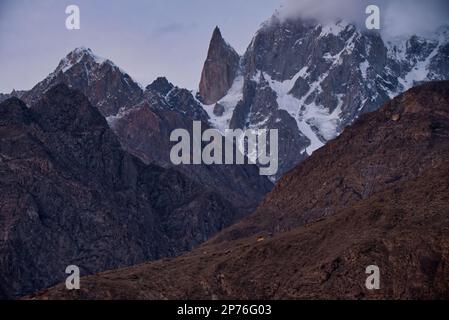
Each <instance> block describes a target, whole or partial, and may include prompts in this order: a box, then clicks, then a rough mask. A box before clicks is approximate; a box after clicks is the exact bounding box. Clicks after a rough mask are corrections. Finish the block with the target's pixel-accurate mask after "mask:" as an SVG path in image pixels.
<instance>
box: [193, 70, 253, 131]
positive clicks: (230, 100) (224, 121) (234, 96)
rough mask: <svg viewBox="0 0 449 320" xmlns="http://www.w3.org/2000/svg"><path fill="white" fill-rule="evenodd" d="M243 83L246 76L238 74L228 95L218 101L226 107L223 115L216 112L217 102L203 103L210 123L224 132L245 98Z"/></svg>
mask: <svg viewBox="0 0 449 320" xmlns="http://www.w3.org/2000/svg"><path fill="white" fill-rule="evenodd" d="M243 84H244V78H243V76H242V75H239V76H237V77H236V78H235V79H234V82H233V83H232V86H231V88H230V89H229V90H228V93H227V94H226V96H224V97H223V98H222V99H221V100H220V101H218V103H219V104H220V105H222V106H223V107H224V113H223V115H222V116H216V115H215V114H214V108H215V104H211V105H204V104H201V105H202V107H203V109H204V110H206V112H207V114H208V115H209V118H210V119H209V121H210V124H211V125H212V126H213V127H214V128H216V129H217V130H218V131H220V132H221V133H222V134H224V133H225V130H226V129H228V128H229V123H230V121H231V118H232V114H233V113H234V109H235V107H236V106H237V103H238V102H239V101H240V100H242V99H243Z"/></svg>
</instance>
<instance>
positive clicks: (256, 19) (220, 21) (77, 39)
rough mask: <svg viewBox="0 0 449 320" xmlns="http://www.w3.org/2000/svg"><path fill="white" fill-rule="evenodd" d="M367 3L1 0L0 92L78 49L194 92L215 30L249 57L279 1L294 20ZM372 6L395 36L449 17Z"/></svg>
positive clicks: (429, 6) (437, 9)
mask: <svg viewBox="0 0 449 320" xmlns="http://www.w3.org/2000/svg"><path fill="white" fill-rule="evenodd" d="M363 1H364V0H344V1H343V0H225V1H224V0H129V1H125V0H70V1H66V0H33V1H30V0H0V92H10V91H11V90H12V89H13V88H15V89H30V88H31V87H32V86H33V85H34V84H36V83H37V82H38V81H40V80H42V79H43V78H44V77H45V76H46V75H48V74H49V73H50V72H51V71H53V70H54V68H55V67H56V66H57V64H58V62H59V60H60V59H61V58H62V57H64V56H65V55H66V54H67V53H68V52H69V51H71V50H72V49H74V48H76V47H79V46H86V47H89V48H91V49H92V50H93V51H94V52H95V53H97V54H98V55H100V56H103V57H106V58H109V59H111V60H112V61H114V62H115V63H116V64H117V65H118V66H120V67H122V68H123V69H125V70H126V71H127V72H128V73H129V74H130V75H131V76H132V77H133V78H134V79H136V80H137V81H139V82H140V83H142V84H143V85H146V84H148V83H150V82H151V81H152V80H154V79H155V78H156V77H157V76H161V75H163V76H166V77H167V78H168V79H169V80H170V81H172V82H173V83H174V84H176V85H178V86H181V87H186V88H189V89H195V88H196V87H197V85H198V82H199V77H200V73H201V68H202V65H203V62H204V59H205V57H206V54H207V47H208V44H209V40H210V37H211V33H212V31H213V28H214V27H215V26H216V25H218V26H220V28H221V30H222V33H223V36H224V37H225V38H226V40H227V41H228V42H229V43H231V44H232V45H233V46H234V48H235V49H236V50H237V51H238V52H239V53H243V52H244V51H245V49H246V46H247V45H248V44H249V42H250V40H251V38H252V36H253V35H254V33H255V32H256V30H257V29H258V28H259V26H260V24H261V23H262V22H263V21H265V20H267V19H268V18H269V17H270V16H271V15H272V14H273V12H275V10H276V9H279V8H280V7H281V4H282V5H283V9H281V12H282V13H283V14H285V13H288V15H290V16H291V15H299V14H303V15H304V14H305V15H313V16H317V17H319V18H323V19H327V18H329V17H331V18H333V17H334V16H335V15H341V16H343V17H344V18H348V19H353V20H357V21H362V19H364V18H365V15H364V8H363V7H362V6H361V4H360V3H363ZM343 2H344V3H345V4H342V3H343ZM369 2H370V3H373V4H376V3H380V4H381V5H382V8H387V7H388V12H384V15H383V18H384V20H385V23H386V24H388V25H389V26H390V27H389V30H390V31H394V32H393V33H399V34H401V33H405V32H414V31H420V30H424V29H426V28H429V27H433V25H435V24H437V23H441V21H442V20H443V21H444V20H446V21H448V20H449V19H447V18H448V17H449V15H448V10H447V8H448V3H449V1H448V0H442V1H441V0H427V1H424V0H383V1H382V0H381V1H375V0H373V1H369ZM336 3H338V5H337V4H336ZM391 3H393V4H391ZM70 4H76V5H78V6H79V7H80V10H81V30H75V31H69V30H67V29H66V28H65V20H66V17H67V16H66V14H65V8H66V6H67V5H70ZM360 11H362V12H360Z"/></svg>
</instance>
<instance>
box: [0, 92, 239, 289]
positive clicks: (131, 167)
mask: <svg viewBox="0 0 449 320" xmlns="http://www.w3.org/2000/svg"><path fill="white" fill-rule="evenodd" d="M0 138H1V139H0V191H1V192H0V208H1V211H0V256H1V259H0V297H2V298H13V297H17V296H21V295H24V294H27V293H31V292H34V291H36V290H39V289H41V288H44V287H48V286H50V285H52V284H55V283H57V282H60V281H62V279H64V278H65V277H66V274H65V268H66V267H67V266H68V265H72V264H74V265H77V266H79V267H80V269H81V273H82V274H91V273H94V272H99V271H104V270H107V269H111V268H117V267H124V266H130V265H134V264H137V263H140V262H143V261H148V260H152V259H159V258H161V257H167V256H175V255H178V254H180V253H181V252H183V251H186V250H190V249H192V248H193V247H194V246H195V245H198V244H199V243H201V242H204V241H205V240H206V239H207V238H208V237H210V236H211V235H213V234H214V233H216V232H217V231H218V230H221V229H222V228H224V227H225V226H228V225H229V224H230V223H231V222H232V221H234V220H235V214H236V213H235V212H236V210H234V209H233V206H232V204H230V203H229V202H227V201H226V200H224V199H223V198H221V197H220V196H219V195H217V194H216V193H215V192H213V191H212V190H211V189H208V188H207V187H204V186H201V185H199V184H198V183H195V182H194V181H192V180H190V179H188V178H187V177H186V176H184V175H183V174H181V173H179V172H178V171H176V170H173V169H163V168H161V167H159V166H157V165H145V164H143V163H142V162H141V161H140V160H139V159H137V158H135V157H133V156H131V155H130V154H128V153H126V152H124V151H123V150H122V148H121V146H120V143H119V141H118V139H117V138H116V136H115V134H114V133H113V132H112V130H111V129H110V128H109V127H108V125H107V122H106V120H105V119H104V117H103V116H102V115H101V114H100V113H99V112H98V110H97V109H96V108H94V107H92V106H91V105H90V103H89V101H88V100H87V99H86V98H85V97H84V96H83V95H82V94H81V93H79V92H78V91H73V90H71V89H69V88H68V87H66V86H65V85H58V86H56V87H54V88H51V89H50V90H48V91H47V92H46V93H45V94H44V95H43V96H42V98H41V100H39V101H38V102H37V103H36V104H34V105H33V106H32V107H31V108H27V107H26V105H25V104H24V103H23V102H22V101H20V100H18V99H16V98H11V99H9V100H6V101H5V102H3V103H2V104H0Z"/></svg>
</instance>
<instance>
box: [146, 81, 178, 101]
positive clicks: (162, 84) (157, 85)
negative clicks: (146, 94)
mask: <svg viewBox="0 0 449 320" xmlns="http://www.w3.org/2000/svg"><path fill="white" fill-rule="evenodd" d="M173 88H174V86H173V84H172V83H171V82H169V81H168V80H167V78H165V77H159V78H157V79H156V80H154V81H153V82H152V83H151V84H150V85H148V86H147V87H146V89H147V90H153V91H156V92H158V93H160V94H161V95H163V96H166V95H167V94H168V93H169V92H170V90H172V89H173Z"/></svg>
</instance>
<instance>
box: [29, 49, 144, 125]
mask: <svg viewBox="0 0 449 320" xmlns="http://www.w3.org/2000/svg"><path fill="white" fill-rule="evenodd" d="M59 83H64V84H66V85H67V86H68V87H69V88H73V89H76V90H79V91H80V92H82V93H83V94H84V95H85V96H86V97H88V99H89V101H90V102H91V103H92V104H93V105H94V106H96V107H97V108H98V109H99V110H100V112H101V113H102V114H103V116H105V117H108V116H111V115H116V114H117V113H118V111H119V110H120V108H122V107H125V106H132V105H135V104H136V103H138V102H139V101H140V100H141V98H142V95H143V90H142V89H141V88H140V86H139V84H137V83H136V82H135V81H134V80H133V79H132V78H131V77H130V76H129V75H128V74H127V73H126V72H125V71H124V70H122V69H120V68H119V67H117V66H116V65H115V64H114V63H113V62H112V61H110V60H108V59H104V58H101V57H99V56H98V55H96V54H95V53H93V51H92V50H91V49H89V48H85V47H80V48H76V49H75V50H73V51H71V52H70V53H69V54H68V55H67V56H66V57H65V58H63V59H62V60H61V62H60V63H59V64H58V67H57V68H56V69H55V71H54V72H52V73H51V74H49V75H48V76H47V78H45V79H44V80H42V81H41V82H39V83H38V84H37V85H36V86H34V87H33V88H32V89H31V90H30V91H27V92H26V93H24V94H23V96H21V99H23V100H24V101H25V102H26V103H27V104H28V105H29V106H32V105H33V104H35V103H37V102H38V101H39V99H40V97H41V96H42V94H43V93H45V92H46V91H47V90H49V89H50V88H51V87H54V86H55V85H57V84H59Z"/></svg>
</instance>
